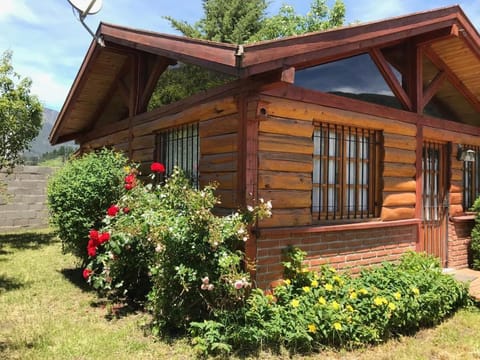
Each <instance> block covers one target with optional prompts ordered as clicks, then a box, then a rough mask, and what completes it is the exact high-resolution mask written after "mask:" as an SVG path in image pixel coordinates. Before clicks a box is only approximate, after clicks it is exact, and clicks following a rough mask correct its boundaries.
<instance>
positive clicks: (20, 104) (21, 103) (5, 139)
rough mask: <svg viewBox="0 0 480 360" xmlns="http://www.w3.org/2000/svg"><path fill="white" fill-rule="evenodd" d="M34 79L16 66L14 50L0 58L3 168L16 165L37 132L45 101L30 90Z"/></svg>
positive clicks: (40, 123) (0, 137) (1, 157)
mask: <svg viewBox="0 0 480 360" xmlns="http://www.w3.org/2000/svg"><path fill="white" fill-rule="evenodd" d="M31 85H32V81H31V80H30V79H29V78H22V77H21V76H20V75H19V74H17V73H16V72H15V71H14V70H13V66H12V52H11V51H5V52H4V53H3V54H2V56H1V58H0V169H2V168H13V167H14V166H15V165H17V164H19V163H20V162H21V161H22V159H21V155H22V152H23V151H25V150H27V149H28V147H29V144H30V142H31V141H32V140H33V139H34V138H35V137H36V136H37V135H38V132H39V131H40V127H41V125H42V105H41V104H40V102H39V101H38V99H37V97H36V96H34V95H31V94H30V88H31Z"/></svg>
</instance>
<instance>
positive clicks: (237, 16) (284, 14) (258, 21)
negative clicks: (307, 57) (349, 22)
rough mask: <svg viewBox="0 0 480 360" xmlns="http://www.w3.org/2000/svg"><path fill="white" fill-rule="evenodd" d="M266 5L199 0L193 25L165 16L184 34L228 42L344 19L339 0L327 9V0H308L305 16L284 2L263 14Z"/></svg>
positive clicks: (245, 0)
mask: <svg viewBox="0 0 480 360" xmlns="http://www.w3.org/2000/svg"><path fill="white" fill-rule="evenodd" d="M267 7H268V2H267V1H266V0H203V10H204V15H203V17H202V18H201V19H200V20H199V21H197V22H196V23H195V24H193V25H191V24H189V23H187V22H186V21H181V20H176V19H173V18H172V17H169V16H167V17H165V18H166V19H167V20H168V21H170V24H171V25H172V27H173V28H174V29H176V30H178V31H180V32H181V33H182V34H183V35H185V36H188V37H192V38H197V39H206V40H212V41H220V42H227V43H232V44H244V43H249V42H254V41H260V40H271V39H278V38H282V37H285V36H291V35H299V34H304V33H306V32H313V31H320V30H326V29H330V28H333V27H337V26H340V25H342V24H343V22H344V20H345V4H344V3H343V0H335V2H334V4H333V5H332V7H331V8H329V7H328V5H327V0H312V3H311V5H310V11H309V12H308V13H307V14H306V15H301V14H298V13H297V12H296V11H295V8H294V7H293V6H291V5H288V4H284V5H282V7H281V8H280V10H279V12H278V14H276V15H273V16H270V17H267V16H266V10H267Z"/></svg>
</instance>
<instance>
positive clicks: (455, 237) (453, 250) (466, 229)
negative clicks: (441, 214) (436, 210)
mask: <svg viewBox="0 0 480 360" xmlns="http://www.w3.org/2000/svg"><path fill="white" fill-rule="evenodd" d="M474 225H475V216H474V215H467V216H457V217H454V218H452V221H449V223H448V267H449V268H454V269H461V268H465V267H467V266H468V265H469V263H470V261H469V251H468V249H469V245H470V240H471V239H472V237H471V232H472V229H473V226H474Z"/></svg>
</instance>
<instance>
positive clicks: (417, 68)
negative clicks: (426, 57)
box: [403, 40, 423, 114]
mask: <svg viewBox="0 0 480 360" xmlns="http://www.w3.org/2000/svg"><path fill="white" fill-rule="evenodd" d="M405 53H406V56H405V58H406V59H407V64H406V67H405V69H406V74H405V77H404V79H403V81H405V87H406V89H407V93H408V97H409V98H410V100H411V102H412V111H413V112H416V113H417V114H422V113H423V108H422V106H421V105H422V99H423V62H422V51H421V49H420V48H419V47H417V45H416V43H415V42H413V41H412V40H410V41H407V43H406V44H405Z"/></svg>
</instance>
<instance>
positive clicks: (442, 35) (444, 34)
mask: <svg viewBox="0 0 480 360" xmlns="http://www.w3.org/2000/svg"><path fill="white" fill-rule="evenodd" d="M452 37H458V26H457V24H452V26H450V27H448V26H447V27H445V28H442V29H439V30H435V31H432V32H429V33H426V34H422V35H418V36H415V37H414V38H412V41H413V42H414V43H415V44H416V45H417V46H428V45H430V44H432V43H434V42H438V41H442V40H446V39H450V38H452Z"/></svg>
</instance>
